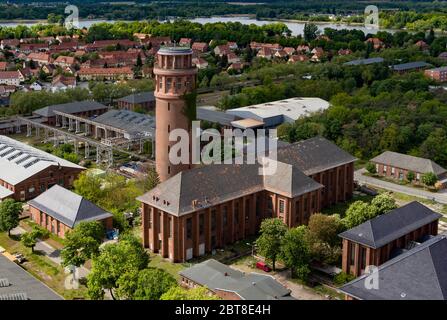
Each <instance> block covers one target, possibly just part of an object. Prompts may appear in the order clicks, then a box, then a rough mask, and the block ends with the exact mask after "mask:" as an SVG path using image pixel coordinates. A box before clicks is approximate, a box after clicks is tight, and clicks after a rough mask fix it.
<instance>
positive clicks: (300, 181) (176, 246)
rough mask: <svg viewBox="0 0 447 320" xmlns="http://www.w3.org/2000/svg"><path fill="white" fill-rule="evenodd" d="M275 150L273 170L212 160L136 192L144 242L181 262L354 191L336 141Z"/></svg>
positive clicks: (297, 221)
mask: <svg viewBox="0 0 447 320" xmlns="http://www.w3.org/2000/svg"><path fill="white" fill-rule="evenodd" d="M277 151H278V152H277V172H276V173H275V174H274V175H263V174H260V173H259V172H260V171H259V170H260V165H248V164H247V165H209V166H203V167H198V168H194V169H191V170H187V171H183V172H180V173H178V174H177V175H175V176H173V177H171V178H169V179H168V180H166V181H164V182H162V183H161V184H159V185H158V186H157V187H156V188H154V189H152V190H151V191H149V192H148V193H146V194H144V195H143V196H141V197H139V198H138V200H139V201H141V202H142V213H143V243H144V246H145V247H149V248H150V249H151V250H152V251H153V252H156V253H158V252H159V253H161V255H162V256H163V257H166V258H169V259H170V260H172V261H185V260H189V259H191V258H193V257H197V256H200V255H203V254H205V253H206V252H211V251H212V250H213V249H215V248H221V247H224V246H225V245H227V244H230V243H233V242H235V241H238V240H241V239H244V238H246V237H247V236H250V235H254V234H256V233H257V231H258V230H259V226H260V224H261V222H262V220H263V219H265V218H269V217H278V218H280V219H282V220H283V221H284V222H285V223H286V224H287V225H288V226H289V227H294V226H297V225H302V224H307V222H308V219H309V217H310V215H311V214H313V213H315V212H319V211H320V210H321V208H323V207H326V206H328V205H331V204H334V203H337V202H341V201H344V200H346V199H348V198H350V197H351V196H352V192H353V171H354V161H355V158H354V157H352V156H351V155H350V154H348V153H346V152H345V151H343V150H341V149H340V148H338V147H337V146H336V145H334V144H333V143H331V142H329V141H328V140H326V139H324V138H320V137H317V138H312V139H308V140H305V141H302V142H299V143H295V144H292V145H288V146H286V147H283V148H280V149H278V150H277ZM261 172H262V170H261Z"/></svg>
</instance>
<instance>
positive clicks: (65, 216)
mask: <svg viewBox="0 0 447 320" xmlns="http://www.w3.org/2000/svg"><path fill="white" fill-rule="evenodd" d="M28 204H29V208H30V209H29V210H30V213H31V220H33V221H34V222H36V223H37V224H38V225H40V226H42V227H44V228H46V229H47V230H48V231H50V232H51V233H54V234H56V235H57V236H59V237H61V238H64V237H65V234H66V233H67V232H68V231H70V230H72V229H73V228H74V227H75V226H76V225H78V224H79V223H81V222H88V221H99V222H101V223H102V224H103V225H104V229H105V230H111V229H112V228H113V215H112V214H111V213H109V212H107V211H105V210H104V209H102V208H100V207H98V206H97V205H95V204H94V203H92V202H90V201H88V200H87V199H85V198H84V197H82V196H80V195H77V194H76V193H73V192H71V191H70V190H67V189H65V188H63V187H61V186H59V185H55V186H53V187H51V188H50V189H48V190H47V191H45V192H44V193H42V194H41V195H39V196H38V197H36V198H34V199H32V200H30V201H28Z"/></svg>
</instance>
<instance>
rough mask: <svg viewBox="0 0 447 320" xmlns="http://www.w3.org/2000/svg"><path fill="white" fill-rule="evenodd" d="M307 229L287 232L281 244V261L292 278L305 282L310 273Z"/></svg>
mask: <svg viewBox="0 0 447 320" xmlns="http://www.w3.org/2000/svg"><path fill="white" fill-rule="evenodd" d="M307 233H308V229H307V227H306V226H299V227H297V228H292V229H289V230H287V232H286V233H285V235H284V238H283V239H282V243H281V253H280V256H281V259H282V261H283V262H284V264H285V265H286V266H287V267H288V268H290V270H291V271H292V276H297V277H298V278H300V279H302V280H305V279H306V278H307V276H308V274H309V273H310V268H309V263H310V260H311V255H310V247H309V243H308V235H307Z"/></svg>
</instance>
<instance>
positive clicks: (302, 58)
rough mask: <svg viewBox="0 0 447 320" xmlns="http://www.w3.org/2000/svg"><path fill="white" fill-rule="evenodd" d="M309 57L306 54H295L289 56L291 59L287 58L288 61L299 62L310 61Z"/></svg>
mask: <svg viewBox="0 0 447 320" xmlns="http://www.w3.org/2000/svg"><path fill="white" fill-rule="evenodd" d="M308 60H309V58H308V57H307V56H306V55H304V54H297V55H293V56H291V57H290V58H289V60H287V62H288V63H297V62H304V61H308Z"/></svg>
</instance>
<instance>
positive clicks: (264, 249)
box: [256, 218, 287, 270]
mask: <svg viewBox="0 0 447 320" xmlns="http://www.w3.org/2000/svg"><path fill="white" fill-rule="evenodd" d="M286 232H287V226H286V225H285V224H284V222H283V221H282V220H280V219H278V218H270V219H265V220H263V221H262V223H261V228H260V230H259V233H260V236H259V238H258V239H257V240H256V245H257V247H258V251H259V253H260V254H261V255H263V256H264V257H266V258H267V259H269V260H271V261H272V268H273V270H275V263H276V258H277V256H278V254H279V253H280V251H281V242H282V239H283V237H284V235H285V234H286Z"/></svg>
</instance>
